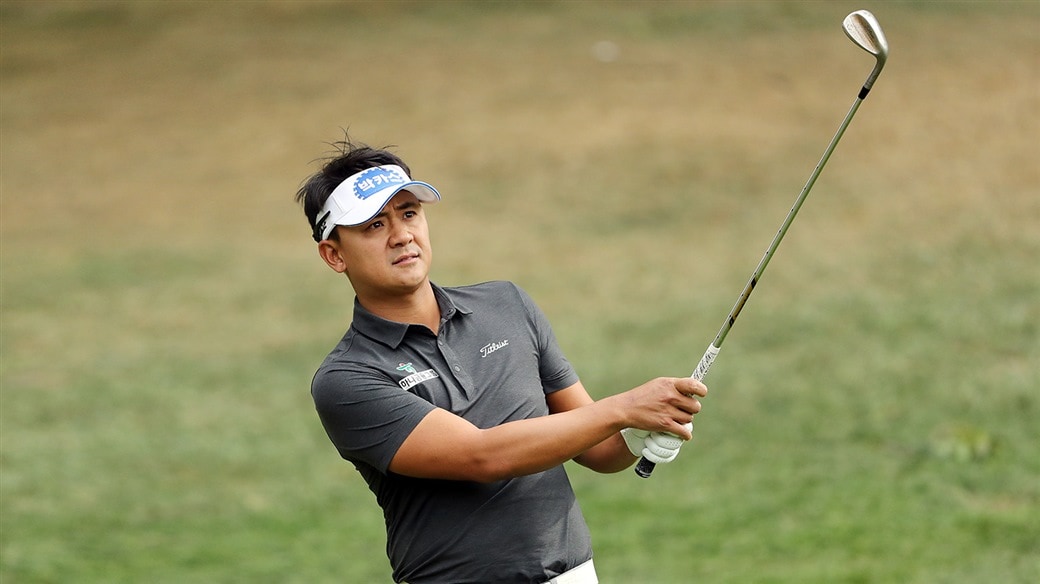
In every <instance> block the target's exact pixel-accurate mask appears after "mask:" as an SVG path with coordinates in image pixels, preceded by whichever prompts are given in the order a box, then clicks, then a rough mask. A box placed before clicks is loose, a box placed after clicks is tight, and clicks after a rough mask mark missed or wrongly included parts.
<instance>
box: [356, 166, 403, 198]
mask: <svg viewBox="0 0 1040 584" xmlns="http://www.w3.org/2000/svg"><path fill="white" fill-rule="evenodd" d="M406 182H408V178H407V177H405V176H404V175H403V174H402V173H400V172H397V171H396V170H392V169H388V168H378V167H377V168H370V169H368V170H366V171H364V172H362V173H361V175H360V176H358V178H357V181H355V182H354V196H355V197H357V198H359V199H361V200H365V199H367V198H369V197H371V196H372V195H374V194H376V193H378V192H379V191H382V190H383V189H386V188H389V187H392V186H395V185H403V184H404V183H406Z"/></svg>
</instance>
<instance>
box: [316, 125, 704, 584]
mask: <svg viewBox="0 0 1040 584" xmlns="http://www.w3.org/2000/svg"><path fill="white" fill-rule="evenodd" d="M336 147H337V149H338V152H337V154H336V155H335V156H334V157H332V158H329V159H328V160H326V161H325V163H324V165H323V166H322V168H321V170H319V171H318V172H317V173H315V174H314V175H313V176H311V177H310V178H309V179H308V180H307V181H306V182H305V183H304V185H303V186H302V187H301V188H300V190H299V191H298V192H297V194H296V200H297V202H299V203H301V204H302V205H303V209H304V212H305V213H306V215H307V219H308V221H309V222H310V226H311V228H312V230H313V237H314V240H315V241H316V242H317V244H318V255H320V256H321V259H322V260H324V261H325V263H326V264H328V266H329V267H330V268H331V269H332V270H333V271H334V272H336V273H339V274H345V275H346V276H347V278H348V279H349V281H350V285H351V287H352V289H353V291H354V294H355V298H354V305H353V321H352V323H351V325H350V328H349V329H348V330H347V331H346V334H345V335H344V336H343V338H342V339H341V340H340V341H339V344H338V345H336V347H335V348H334V349H332V352H331V353H329V355H328V357H326V358H325V360H324V362H323V363H322V364H321V366H320V367H319V368H318V370H317V373H316V374H315V376H314V379H313V382H312V387H311V394H312V396H313V398H314V404H315V407H316V409H317V412H318V416H319V417H320V419H321V423H322V424H323V426H324V428H325V431H326V432H327V433H328V436H329V438H330V439H331V440H332V443H333V444H334V445H335V447H336V449H337V450H338V451H339V454H340V456H342V457H343V458H344V459H346V460H348V461H350V462H351V463H353V465H354V466H355V468H356V469H357V470H358V472H359V473H360V474H361V476H362V477H363V478H364V480H365V481H366V482H367V483H368V486H369V489H371V491H372V492H373V493H374V494H375V497H376V501H377V503H378V504H379V506H380V507H381V508H382V509H383V515H384V517H385V520H386V534H387V555H388V556H389V558H390V564H391V566H392V567H393V579H394V581H395V582H407V583H409V584H434V583H438V584H439V583H444V584H448V583H451V584H466V583H473V584H502V583H512V582H517V583H519V582H524V583H534V582H551V583H556V584H595V583H596V582H598V580H597V577H596V570H595V567H594V566H593V563H592V547H591V543H590V536H589V529H588V527H587V526H586V524H585V519H584V518H583V517H582V513H581V509H580V508H579V507H578V503H577V501H576V500H575V496H574V491H573V490H572V489H571V485H570V482H569V480H568V478H567V473H566V472H565V470H564V467H563V463H564V462H566V461H568V460H574V461H576V462H577V463H578V464H581V465H583V466H586V467H588V468H590V469H592V470H594V471H597V472H603V473H610V472H617V471H620V470H622V469H625V468H627V467H629V466H631V465H632V464H633V463H634V462H635V461H636V460H637V458H638V457H639V456H647V457H648V458H649V459H650V460H652V461H653V462H656V463H658V464H660V463H666V462H670V461H671V460H673V459H674V458H675V456H676V455H677V454H678V451H679V447H680V446H681V444H682V442H683V440H688V439H689V438H690V437H691V434H690V430H691V426H690V423H691V421H692V419H693V416H694V414H696V413H697V412H699V411H700V408H701V404H700V402H699V401H698V399H697V398H698V397H703V396H704V395H705V394H706V393H707V388H706V387H705V386H704V385H703V384H701V383H700V382H698V381H694V380H693V379H690V378H658V379H654V380H652V381H649V382H647V383H645V384H643V385H640V386H639V387H636V388H634V389H631V390H629V391H626V392H624V393H619V394H616V395H612V396H610V397H606V398H604V399H601V400H599V401H594V400H593V399H592V398H591V397H590V396H589V393H588V392H587V391H586V390H585V388H584V387H583V386H582V384H581V381H579V379H578V375H577V374H576V373H575V371H574V368H573V367H572V366H571V365H570V363H569V362H568V361H567V359H566V358H565V357H564V355H563V353H562V352H561V350H560V347H559V346H558V344H557V342H556V339H555V337H554V336H553V332H552V329H551V328H550V326H549V322H548V321H547V320H546V317H545V315H544V314H543V313H542V312H541V311H540V310H539V308H538V307H537V306H536V305H535V303H534V301H532V299H531V298H530V297H529V296H528V295H527V294H526V293H525V292H524V291H523V290H521V289H520V288H519V287H517V286H516V285H514V284H512V283H509V282H487V283H483V284H475V285H471V286H463V287H440V286H438V285H436V284H433V283H431V282H430V279H429V273H430V265H431V263H432V261H433V249H432V247H431V245H430V232H429V226H428V225H427V221H426V215H425V212H424V208H423V206H424V205H426V204H430V203H435V202H437V201H439V200H440V198H441V197H440V194H439V193H438V192H437V190H436V189H434V188H433V187H432V186H430V185H429V184H426V183H423V182H418V181H415V180H412V178H411V171H410V170H409V168H408V166H407V165H406V164H405V163H404V162H403V161H402V160H401V159H400V158H398V157H397V156H396V155H394V154H392V153H391V152H389V151H387V150H385V149H374V148H370V147H368V146H365V145H361V144H355V143H352V142H351V140H350V138H349V137H346V138H345V140H344V141H342V142H338V143H337V144H336ZM329 310H330V312H334V311H336V310H338V306H337V305H333V306H330V307H329ZM337 316H338V315H336V314H330V318H336V317H337ZM668 433H670V434H671V435H669V434H668ZM675 436H678V437H679V438H681V440H680V439H677V438H675Z"/></svg>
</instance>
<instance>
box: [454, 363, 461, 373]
mask: <svg viewBox="0 0 1040 584" xmlns="http://www.w3.org/2000/svg"><path fill="white" fill-rule="evenodd" d="M452 369H454V370H455V372H456V373H458V372H459V371H462V367H459V366H458V365H455V366H453V367H452Z"/></svg>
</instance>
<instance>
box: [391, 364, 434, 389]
mask: <svg viewBox="0 0 1040 584" xmlns="http://www.w3.org/2000/svg"><path fill="white" fill-rule="evenodd" d="M397 370H398V371H405V372H407V373H411V375H409V376H408V377H405V378H404V379H402V380H401V381H398V382H397V383H398V385H400V386H401V389H410V388H412V387H415V386H416V385H419V384H420V383H422V382H424V381H429V380H431V379H436V378H437V377H440V376H439V375H437V372H436V371H434V370H433V369H427V370H426V371H416V370H415V366H413V365H412V364H411V363H401V364H400V365H398V366H397Z"/></svg>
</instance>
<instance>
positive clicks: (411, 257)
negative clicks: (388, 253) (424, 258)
mask: <svg viewBox="0 0 1040 584" xmlns="http://www.w3.org/2000/svg"><path fill="white" fill-rule="evenodd" d="M418 258H419V254H418V252H416V253H406V254H404V255H403V256H401V257H399V258H397V259H396V260H394V261H393V265H395V266H397V265H400V264H403V263H407V262H409V261H411V260H414V259H418Z"/></svg>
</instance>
